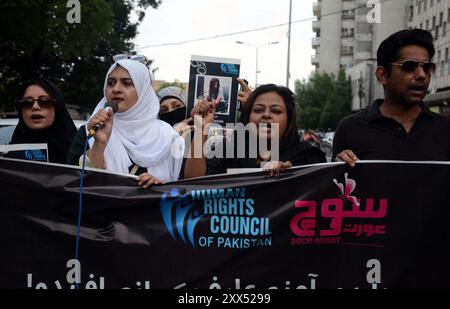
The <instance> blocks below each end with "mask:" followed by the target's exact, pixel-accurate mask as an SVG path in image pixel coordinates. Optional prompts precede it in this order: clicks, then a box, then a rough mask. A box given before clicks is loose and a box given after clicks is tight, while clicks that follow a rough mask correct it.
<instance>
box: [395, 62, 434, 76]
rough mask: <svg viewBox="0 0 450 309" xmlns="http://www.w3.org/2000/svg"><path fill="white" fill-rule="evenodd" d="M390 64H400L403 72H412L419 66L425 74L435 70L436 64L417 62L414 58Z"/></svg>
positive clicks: (430, 73)
mask: <svg viewBox="0 0 450 309" xmlns="http://www.w3.org/2000/svg"><path fill="white" fill-rule="evenodd" d="M391 64H392V65H397V66H400V67H401V69H402V71H403V72H405V73H414V72H416V70H417V67H419V66H420V67H421V68H422V69H423V71H424V72H425V74H427V75H432V74H433V73H434V71H435V70H436V64H434V63H433V62H419V61H415V60H405V61H403V62H402V63H391Z"/></svg>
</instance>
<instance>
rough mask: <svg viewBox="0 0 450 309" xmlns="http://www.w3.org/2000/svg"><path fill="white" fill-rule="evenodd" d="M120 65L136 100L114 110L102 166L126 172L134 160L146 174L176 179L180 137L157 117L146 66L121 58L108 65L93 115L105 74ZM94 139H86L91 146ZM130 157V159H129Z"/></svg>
mask: <svg viewBox="0 0 450 309" xmlns="http://www.w3.org/2000/svg"><path fill="white" fill-rule="evenodd" d="M118 65H120V66H121V67H123V68H124V69H126V70H127V71H128V73H129V74H130V76H131V79H132V80H133V83H134V87H135V88H136V92H137V95H138V101H137V102H136V104H135V105H134V106H133V107H131V108H130V109H129V110H127V111H126V112H122V113H119V112H117V113H115V114H114V119H113V129H112V133H111V137H110V138H109V141H108V144H107V146H106V149H105V152H104V158H105V162H106V169H107V170H109V171H113V172H118V173H124V174H128V173H129V167H130V166H131V165H132V164H133V163H135V164H137V165H139V166H140V167H144V168H147V171H148V173H149V174H151V175H153V176H155V177H157V178H159V179H161V180H163V181H175V180H178V177H179V173H180V170H181V165H182V161H183V153H184V140H183V138H182V137H181V136H180V135H179V134H178V133H177V132H175V130H174V129H173V128H172V127H171V126H170V125H169V124H168V123H166V122H164V121H161V120H159V119H157V116H158V112H159V100H158V98H157V96H156V94H155V91H154V90H153V88H152V85H151V80H150V72H149V70H148V68H147V67H146V66H145V65H144V64H142V63H140V62H138V61H133V60H128V59H126V60H121V61H119V62H117V63H115V64H113V65H112V66H111V68H110V69H109V71H108V73H107V74H106V79H105V84H104V87H103V92H104V95H105V97H104V98H103V99H102V100H101V101H100V103H98V105H97V107H96V108H95V110H94V112H93V115H94V114H95V113H97V112H98V110H100V109H101V108H104V105H105V102H106V86H107V80H108V76H109V75H110V74H111V73H112V71H114V69H115V68H117V66H118ZM93 144H94V139H91V140H90V141H89V146H90V147H91V148H92V145H93ZM130 159H131V160H132V161H131V160H130Z"/></svg>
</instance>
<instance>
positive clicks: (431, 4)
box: [430, 0, 434, 8]
mask: <svg viewBox="0 0 450 309" xmlns="http://www.w3.org/2000/svg"><path fill="white" fill-rule="evenodd" d="M433 2H434V1H433V0H430V8H431V7H433Z"/></svg>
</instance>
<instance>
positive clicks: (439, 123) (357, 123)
mask: <svg viewBox="0 0 450 309" xmlns="http://www.w3.org/2000/svg"><path fill="white" fill-rule="evenodd" d="M383 102H384V101H383V100H377V101H375V102H374V103H373V104H372V105H371V106H370V108H368V109H366V110H364V111H361V112H359V113H357V114H355V115H352V116H349V117H347V118H345V119H344V120H342V121H341V123H340V124H339V125H338V128H337V129H336V133H335V136H334V141H333V158H336V155H337V154H339V153H340V152H342V151H343V150H346V149H349V150H352V151H353V152H354V153H355V155H356V156H357V157H358V158H359V159H360V160H404V161H450V118H447V117H444V116H442V115H439V114H436V113H433V112H431V111H430V109H429V108H428V106H427V105H425V104H424V103H422V104H421V108H422V113H421V114H420V115H419V117H418V118H417V120H416V122H415V124H414V126H413V127H412V128H411V130H410V132H409V133H407V132H406V130H405V129H404V128H403V126H402V125H401V124H400V123H398V122H397V121H395V120H394V119H392V118H388V117H385V116H383V115H382V114H381V112H380V106H381V104H382V103H383Z"/></svg>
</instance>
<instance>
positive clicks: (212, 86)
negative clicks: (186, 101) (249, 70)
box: [195, 75, 233, 115]
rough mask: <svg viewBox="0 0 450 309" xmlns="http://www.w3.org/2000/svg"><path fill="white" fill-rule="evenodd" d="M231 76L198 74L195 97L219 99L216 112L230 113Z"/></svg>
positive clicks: (199, 98)
mask: <svg viewBox="0 0 450 309" xmlns="http://www.w3.org/2000/svg"><path fill="white" fill-rule="evenodd" d="M232 82H233V79H232V78H231V77H223V76H214V75H197V81H196V87H195V89H196V91H195V98H196V99H197V102H198V101H199V100H205V99H207V100H210V101H213V100H217V98H220V102H219V104H218V105H217V106H216V114H218V115H230V96H231V84H232Z"/></svg>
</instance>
